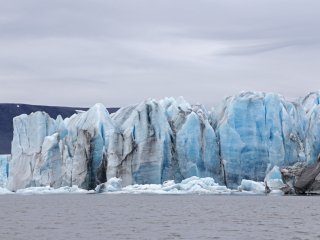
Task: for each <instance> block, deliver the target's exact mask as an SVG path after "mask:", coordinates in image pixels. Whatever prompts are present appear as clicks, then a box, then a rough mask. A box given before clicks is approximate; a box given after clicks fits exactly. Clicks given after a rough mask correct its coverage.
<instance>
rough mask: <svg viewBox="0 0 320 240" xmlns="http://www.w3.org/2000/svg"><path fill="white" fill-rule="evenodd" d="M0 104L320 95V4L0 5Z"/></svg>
mask: <svg viewBox="0 0 320 240" xmlns="http://www.w3.org/2000/svg"><path fill="white" fill-rule="evenodd" d="M0 6H1V7H0V84H1V86H0V102H15V103H17V102H19V103H31V104H45V105H64V106H79V107H80V106H83V107H87V106H90V105H92V104H94V103H96V102H102V103H103V104H105V105H106V106H108V107H112V106H125V105H129V104H132V103H137V102H140V101H142V100H144V99H147V98H156V99H160V98H163V97H165V96H173V97H177V96H184V97H185V98H186V99H187V100H188V101H189V102H191V103H203V104H205V105H206V106H212V105H215V104H217V103H219V102H220V101H221V100H222V99H223V98H224V97H226V96H228V95H233V94H236V93H239V92H241V91H248V90H254V91H266V92H270V91H272V92H277V93H280V94H283V95H284V96H286V97H287V99H293V98H296V97H298V96H303V95H305V94H307V93H308V92H310V91H316V90H319V89H320V30H319V29H320V1H319V0H314V1H309V0H300V1H295V0H265V1H264V0H252V1H251V0H241V1H240V0H234V1H230V0H193V1H191V0H190V1H188V0H159V1H153V0H114V1H112V0H86V1H85V0H54V1H51V0H47V1H45V0H28V1H26V0H21V1H20V0H9V1H8V0H0Z"/></svg>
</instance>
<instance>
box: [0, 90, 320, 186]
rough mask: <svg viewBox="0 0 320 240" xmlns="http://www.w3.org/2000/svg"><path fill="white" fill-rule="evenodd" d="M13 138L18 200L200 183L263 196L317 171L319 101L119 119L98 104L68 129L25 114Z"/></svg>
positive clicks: (167, 109) (239, 101) (266, 98)
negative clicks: (64, 191) (266, 189)
mask: <svg viewBox="0 0 320 240" xmlns="http://www.w3.org/2000/svg"><path fill="white" fill-rule="evenodd" d="M13 128H14V134H13V141H12V154H11V156H10V157H9V158H5V159H6V160H2V159H3V158H0V163H1V171H2V172H1V175H0V181H1V182H0V183H1V184H2V186H4V187H7V188H8V189H9V190H11V191H18V190H19V189H24V188H30V187H47V186H48V187H49V188H53V189H58V188H61V187H65V186H68V187H69V188H71V187H72V186H75V185H76V186H78V187H79V188H81V189H86V190H92V189H95V188H96V187H97V186H103V188H107V189H108V188H110V189H112V186H113V185H112V184H111V185H110V184H109V185H101V184H104V183H106V182H109V183H110V180H111V179H115V178H116V179H121V186H123V187H122V189H123V188H125V187H126V186H138V185H139V184H140V185H141V184H142V185H148V184H154V185H156V186H158V187H159V186H162V185H163V184H164V183H168V182H169V183H170V181H174V182H175V183H182V182H183V181H185V179H190V178H192V177H198V178H200V179H207V178H209V179H214V181H215V183H216V184H218V185H219V186H225V187H227V188H228V189H237V188H238V186H239V185H240V186H242V187H243V188H244V189H258V190H256V191H259V192H261V191H260V190H261V189H262V187H261V186H262V185H261V184H260V183H259V182H263V184H264V186H265V185H268V186H269V185H270V187H271V188H274V189H278V188H279V187H280V186H282V183H283V182H281V181H282V180H281V179H280V178H279V176H280V175H279V174H281V173H280V168H282V167H284V166H290V165H293V164H295V163H306V164H309V165H312V164H315V163H316V161H317V158H318V156H319V153H320V93H319V92H314V93H310V94H308V95H307V96H305V97H304V98H301V99H298V100H297V101H295V102H291V101H287V100H286V99H285V98H284V97H283V96H281V95H279V94H274V93H262V92H242V93H240V94H237V95H235V96H231V97H228V98H226V99H225V100H224V101H223V102H222V103H221V104H220V105H218V106H217V107H215V108H213V109H211V110H207V109H206V107H205V106H203V105H192V104H189V103H188V102H187V101H186V100H185V99H184V98H182V97H179V98H177V99H174V98H165V99H162V100H159V101H157V100H154V99H148V100H145V101H143V102H141V103H139V104H135V105H131V106H127V107H123V108H120V109H119V110H118V111H117V112H115V113H113V114H109V113H108V111H107V110H106V108H105V107H104V106H103V104H96V105H94V106H93V107H91V108H90V109H89V110H88V111H86V112H84V111H78V112H77V114H74V115H73V116H71V117H70V118H65V119H62V117H61V116H58V117H57V118H56V119H52V118H50V117H49V115H48V114H46V113H45V112H35V113H31V114H29V115H26V114H23V115H20V116H17V117H15V118H14V119H13ZM4 169H5V170H4ZM4 173H5V174H4ZM244 180H245V181H244ZM246 181H247V182H246ZM248 181H253V182H248ZM111 182H112V181H111ZM171 183H172V182H171ZM256 183H258V185H257V184H256ZM137 184H138V185H137ZM250 184H251V185H250ZM0 187H1V185H0ZM20 191H21V190H20ZM99 191H102V190H101V189H100V188H99Z"/></svg>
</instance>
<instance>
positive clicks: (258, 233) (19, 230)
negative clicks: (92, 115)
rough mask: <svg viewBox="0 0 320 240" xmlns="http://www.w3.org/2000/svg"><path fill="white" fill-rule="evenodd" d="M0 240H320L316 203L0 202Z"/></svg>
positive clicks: (185, 199) (182, 199)
mask: <svg viewBox="0 0 320 240" xmlns="http://www.w3.org/2000/svg"><path fill="white" fill-rule="evenodd" d="M0 216H1V217H0V239H1V240H7V239H8V240H15V239H28V240H35V239H41V240H45V239H56V240H58V239H68V240H76V239H92V240H94V239H238V240H241V239H246V240H247V239H249V240H255V239H272V240H273V239H320V230H319V229H320V198H319V197H315V196H263V195H260V196H254V195H253V196H225V195H222V196H217V195H153V194H137V195H135V194H56V195H50V194H49V195H19V194H10V195H3V196H0Z"/></svg>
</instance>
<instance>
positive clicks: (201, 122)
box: [161, 97, 220, 182]
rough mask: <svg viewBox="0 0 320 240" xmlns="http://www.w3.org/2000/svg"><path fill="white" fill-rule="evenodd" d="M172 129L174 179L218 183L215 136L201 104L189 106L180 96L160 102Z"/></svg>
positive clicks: (218, 173)
mask: <svg viewBox="0 0 320 240" xmlns="http://www.w3.org/2000/svg"><path fill="white" fill-rule="evenodd" d="M161 105H162V106H163V108H164V109H165V112H166V116H167V119H168V122H169V124H170V127H171V130H172V144H173V147H172V162H173V163H175V165H177V167H176V168H175V176H174V179H175V180H176V181H178V182H180V181H182V180H183V179H186V178H189V177H192V176H198V177H214V178H215V179H217V180H220V158H219V148H218V142H217V137H216V134H215V131H214V130H213V128H212V126H211V125H210V123H209V119H208V115H209V114H208V112H207V110H206V109H205V107H204V106H203V105H193V106H192V105H190V104H189V103H187V102H186V101H185V100H184V99H183V98H182V97H180V98H178V99H177V100H175V99H173V98H166V99H163V100H162V101H161Z"/></svg>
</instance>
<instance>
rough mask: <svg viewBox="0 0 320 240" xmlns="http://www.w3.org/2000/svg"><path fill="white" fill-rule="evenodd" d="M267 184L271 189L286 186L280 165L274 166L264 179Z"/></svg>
mask: <svg viewBox="0 0 320 240" xmlns="http://www.w3.org/2000/svg"><path fill="white" fill-rule="evenodd" d="M264 182H265V184H266V185H267V186H268V187H269V188H270V190H279V189H280V188H281V187H283V186H284V183H283V181H282V175H281V172H280V169H279V167H278V166H274V167H273V168H272V170H271V171H270V172H269V173H268V174H267V175H266V177H265V179H264Z"/></svg>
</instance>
